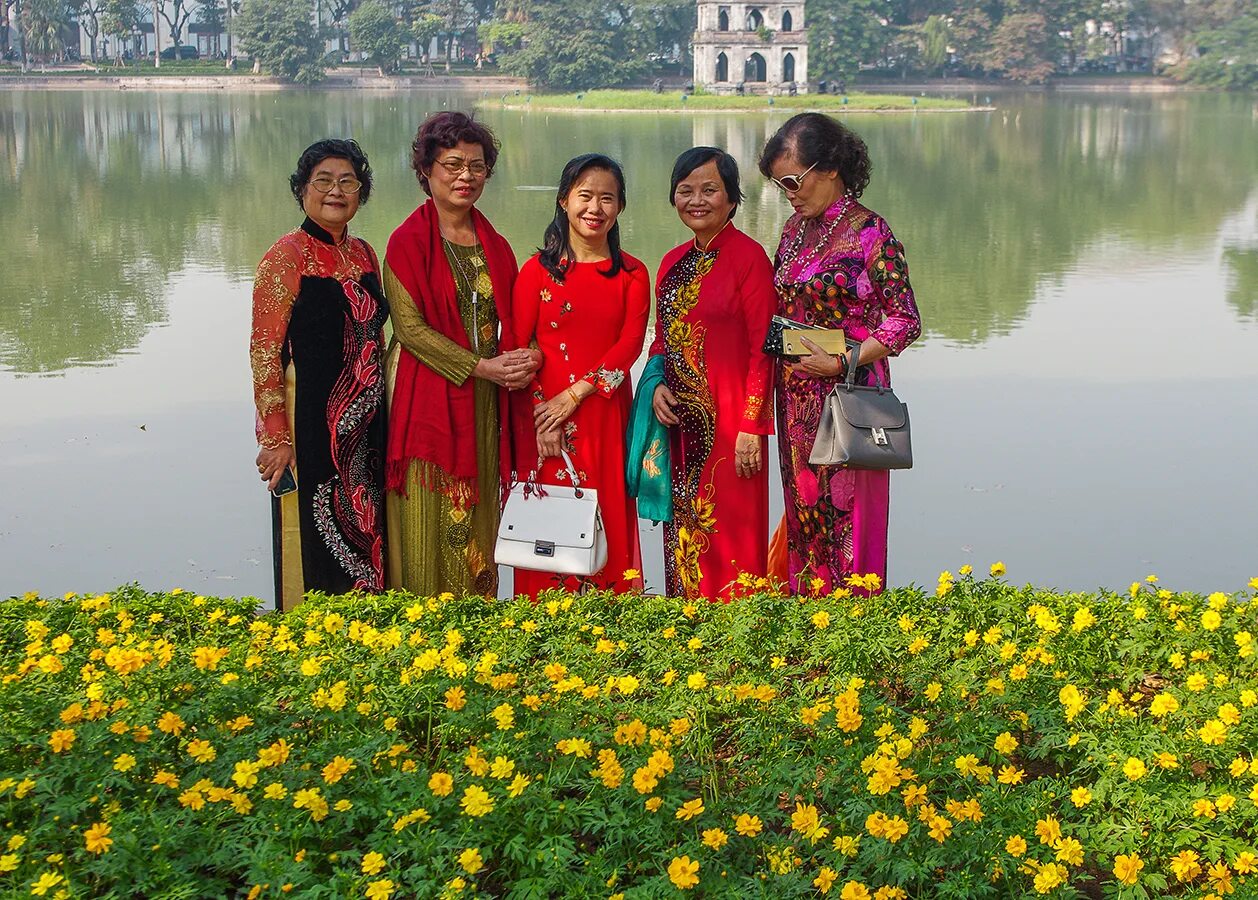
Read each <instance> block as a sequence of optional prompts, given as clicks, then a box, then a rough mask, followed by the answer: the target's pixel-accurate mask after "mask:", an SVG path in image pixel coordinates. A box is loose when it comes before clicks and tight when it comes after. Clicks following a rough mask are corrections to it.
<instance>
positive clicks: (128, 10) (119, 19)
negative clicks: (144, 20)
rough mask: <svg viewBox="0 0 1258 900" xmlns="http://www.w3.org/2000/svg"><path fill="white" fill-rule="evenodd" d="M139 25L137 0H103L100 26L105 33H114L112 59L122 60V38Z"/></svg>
mask: <svg viewBox="0 0 1258 900" xmlns="http://www.w3.org/2000/svg"><path fill="white" fill-rule="evenodd" d="M139 26H140V7H139V4H138V3H137V0H105V8H104V10H103V11H102V12H101V17H100V27H101V30H102V31H103V32H104V33H105V34H112V35H114V59H115V60H117V61H118V62H119V63H121V62H122V42H123V39H124V38H126V37H129V36H130V35H131V34H132V32H133V31H136V30H138V29H139ZM133 49H134V48H133Z"/></svg>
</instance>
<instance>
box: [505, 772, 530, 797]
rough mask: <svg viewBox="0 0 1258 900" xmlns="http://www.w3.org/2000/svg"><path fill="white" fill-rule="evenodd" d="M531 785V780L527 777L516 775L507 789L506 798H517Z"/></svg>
mask: <svg viewBox="0 0 1258 900" xmlns="http://www.w3.org/2000/svg"><path fill="white" fill-rule="evenodd" d="M531 783H532V779H531V778H529V777H528V776H527V775H519V774H517V775H516V776H515V778H513V779H511V784H510V785H509V786H508V787H507V796H508V797H518V796H520V795H521V794H523V793H524V789H525V788H526V787H528V786H529V785H530V784H531Z"/></svg>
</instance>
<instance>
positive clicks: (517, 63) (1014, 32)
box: [0, 0, 1258, 90]
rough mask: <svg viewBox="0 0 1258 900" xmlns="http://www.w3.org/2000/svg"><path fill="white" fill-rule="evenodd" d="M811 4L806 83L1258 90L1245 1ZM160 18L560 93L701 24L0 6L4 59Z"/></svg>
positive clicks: (264, 42)
mask: <svg viewBox="0 0 1258 900" xmlns="http://www.w3.org/2000/svg"><path fill="white" fill-rule="evenodd" d="M805 9H806V13H805V15H806V20H807V26H808V29H809V74H810V76H811V78H812V80H814V81H817V80H822V79H825V80H830V81H849V80H852V79H853V78H855V77H857V76H859V75H861V74H862V73H874V74H877V75H882V76H896V77H906V78H907V77H923V76H925V77H939V76H948V75H962V76H971V77H988V78H1000V79H1008V80H1013V81H1017V82H1024V83H1040V82H1043V81H1045V80H1047V79H1048V78H1050V77H1053V76H1055V75H1061V74H1069V73H1075V72H1094V73H1106V72H1146V73H1151V74H1152V73H1166V74H1170V75H1172V76H1173V77H1176V78H1178V79H1181V80H1185V81H1191V82H1197V83H1203V84H1209V85H1214V86H1220V87H1229V88H1245V87H1254V86H1256V85H1258V4H1255V3H1254V2H1253V0H1117V2H1115V0H980V2H978V3H969V2H960V0H806V7H805ZM154 11H155V12H156V14H157V15H160V16H161V18H162V19H163V20H164V22H165V24H166V27H167V29H168V31H169V34H170V35H171V37H172V40H173V41H174V42H175V43H180V42H182V40H183V39H184V36H185V35H186V34H187V32H188V27H189V24H190V23H191V22H192V21H194V17H195V21H197V22H199V23H200V25H201V28H202V30H203V31H206V32H210V33H216V32H218V31H223V32H225V33H226V38H225V39H226V41H227V42H228V44H227V47H228V49H227V51H226V55H229V56H230V55H231V54H232V53H234V52H236V51H237V50H238V51H240V52H243V53H245V54H247V55H249V56H250V57H252V58H253V60H254V62H255V65H256V66H257V67H258V68H259V69H262V70H265V71H268V72H271V73H273V74H277V75H281V76H283V77H285V78H289V79H292V80H296V81H302V82H313V81H317V80H319V79H320V78H321V77H322V75H323V69H324V66H325V62H326V60H325V55H326V54H325V46H326V45H325V41H327V40H339V41H340V45H341V46H342V47H344V48H347V49H353V50H355V51H359V52H361V53H363V54H364V55H365V57H366V59H368V60H369V61H370V62H371V63H372V64H374V65H376V66H377V67H378V68H379V69H380V71H381V72H382V73H389V72H394V71H397V70H398V69H399V67H400V66H401V65H402V63H403V60H404V59H405V58H408V57H410V56H414V55H419V56H421V57H426V54H427V51H428V49H429V48H431V47H434V44H435V46H436V49H437V51H438V53H439V55H440V56H441V57H442V58H444V59H445V60H447V61H448V60H449V59H450V58H451V57H452V56H454V55H455V54H456V51H457V49H458V48H459V47H461V46H463V45H464V44H465V43H467V42H470V43H472V44H474V45H476V46H478V47H479V48H481V49H482V50H483V51H484V53H485V55H486V58H487V59H489V60H491V61H492V62H493V63H494V64H496V65H497V67H498V69H499V70H500V71H503V72H505V73H507V74H511V75H517V76H520V77H524V78H527V79H528V80H529V81H530V82H531V83H533V84H535V85H537V86H538V87H542V88H549V89H554V90H584V89H590V88H596V87H615V86H620V85H626V84H632V83H640V82H642V81H643V80H649V79H650V78H652V77H655V76H656V75H659V74H670V73H671V74H679V75H686V74H688V72H689V67H690V59H691V55H690V53H691V41H692V38H693V34H694V29H695V24H696V5H695V2H694V0H645V2H632V0H608V2H605V3H593V4H592V3H590V2H589V0H313V2H312V0H151V2H150V0H0V51H7V50H9V49H10V47H12V46H13V45H14V38H15V32H16V35H17V38H18V40H19V41H21V42H22V47H23V48H24V52H25V53H27V54H30V55H35V56H40V55H52V54H55V53H57V52H58V51H59V50H60V49H61V48H62V47H64V45H65V42H66V40H67V35H73V29H74V26H73V24H72V23H74V22H77V23H80V24H81V25H82V28H83V30H84V32H85V33H86V34H87V35H88V37H89V42H90V44H91V55H92V57H93V58H95V57H96V53H97V46H98V38H99V37H101V36H104V35H111V34H112V35H126V34H130V33H134V31H135V30H136V29H137V28H138V26H139V23H140V22H141V21H144V22H148V21H151V20H152V16H153V13H154ZM758 32H759V33H758V35H757V36H758V38H759V39H766V38H769V37H771V35H769V34H768V33H767V29H765V28H764V27H763V26H762V27H761V28H760V29H759V30H758ZM233 39H235V41H236V45H235V49H232V45H231V43H230V42H231V41H232V40H233ZM75 43H76V44H77V39H75Z"/></svg>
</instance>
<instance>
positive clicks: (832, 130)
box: [760, 113, 873, 197]
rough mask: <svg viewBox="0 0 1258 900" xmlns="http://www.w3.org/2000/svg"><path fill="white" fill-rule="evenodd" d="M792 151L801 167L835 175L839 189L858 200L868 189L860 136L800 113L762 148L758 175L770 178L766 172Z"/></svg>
mask: <svg viewBox="0 0 1258 900" xmlns="http://www.w3.org/2000/svg"><path fill="white" fill-rule="evenodd" d="M791 150H794V151H795V156H796V157H798V159H799V161H800V162H801V163H803V164H804V166H811V165H816V167H817V168H818V169H821V170H823V171H826V172H838V173H839V177H840V178H842V179H843V186H844V188H846V190H847V192H848V193H850V194H851V195H852V196H853V197H859V196H860V195H861V194H862V193H864V191H865V188H866V187H868V186H869V172H870V170H871V169H872V168H873V167H872V164H871V163H870V161H869V148H868V147H867V146H865V142H864V141H863V140H862V139H861V136H860V135H859V134H857V133H856V132H855V131H853V130H852V129H850V128H848V127H847V126H846V125H844V124H842V123H841V122H838V121H837V120H835V119H832V118H830V117H829V116H826V115H822V114H821V113H800V114H799V115H797V116H792V117H791V118H790V119H787V121H786V124H785V125H783V126H782V127H781V128H779V129H778V130H777V132H776V133H775V134H774V135H773V137H771V138H769V140H768V141H767V142H766V143H765V145H764V151H763V152H762V153H761V154H760V171H761V173H762V174H763V175H764V176H765V177H766V178H768V177H770V175H771V173H770V169H771V168H772V167H773V164H774V163H775V162H777V161H778V159H780V158H781V157H782V156H783V155H785V154H786V153H788V152H790V151H791Z"/></svg>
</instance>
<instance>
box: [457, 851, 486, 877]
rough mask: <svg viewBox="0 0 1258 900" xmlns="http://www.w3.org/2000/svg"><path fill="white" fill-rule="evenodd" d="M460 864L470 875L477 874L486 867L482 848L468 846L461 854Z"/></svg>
mask: <svg viewBox="0 0 1258 900" xmlns="http://www.w3.org/2000/svg"><path fill="white" fill-rule="evenodd" d="M459 865H460V866H462V867H463V871H464V872H466V873H467V874H469V875H475V874H476V873H477V872H479V871H480V870H481V869H483V868H484V867H485V860H484V859H483V858H482V857H481V855H480V850H479V849H478V848H476V847H468V848H467V849H466V850H464V851H463V852H462V853H460V854H459Z"/></svg>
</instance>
